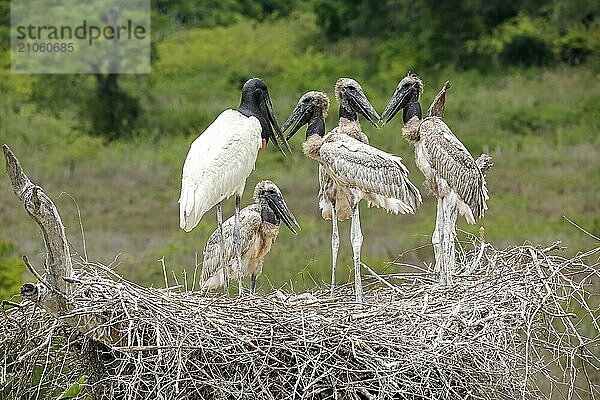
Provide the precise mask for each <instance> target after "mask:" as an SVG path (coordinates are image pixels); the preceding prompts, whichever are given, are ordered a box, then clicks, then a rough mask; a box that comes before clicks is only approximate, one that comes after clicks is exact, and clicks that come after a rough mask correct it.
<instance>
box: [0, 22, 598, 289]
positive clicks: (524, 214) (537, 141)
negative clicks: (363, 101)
mask: <svg viewBox="0 0 600 400" xmlns="http://www.w3.org/2000/svg"><path fill="white" fill-rule="evenodd" d="M294 24H296V25H293V26H288V24H287V23H285V22H279V23H272V24H264V25H258V26H256V25H253V24H251V23H249V22H244V21H242V22H240V23H238V24H237V25H233V26H231V27H228V28H217V29H214V30H212V31H204V30H189V31H185V32H181V33H178V34H174V35H171V36H169V37H168V38H167V39H166V40H165V41H163V42H162V43H161V44H160V45H159V48H158V52H159V54H160V55H161V57H160V59H159V60H158V61H157V62H156V63H155V65H154V67H153V73H152V74H151V75H150V77H149V79H148V80H147V81H146V83H145V86H144V90H145V93H147V94H148V95H147V96H145V97H143V98H142V101H143V103H144V105H145V107H146V109H147V113H146V114H145V115H144V117H143V118H145V120H146V126H147V127H149V128H147V129H146V130H145V131H144V134H143V135H142V134H139V135H137V136H136V135H131V136H132V137H131V138H130V139H128V140H124V141H118V142H111V143H108V144H106V143H104V142H103V141H102V140H101V139H99V138H97V137H93V136H88V135H85V134H82V133H81V131H80V128H79V125H78V124H77V123H76V118H77V117H76V115H75V114H74V112H73V111H72V110H70V109H68V108H67V109H65V110H63V111H62V112H60V113H59V114H58V115H55V114H52V113H50V112H48V111H45V110H44V109H43V108H39V107H38V106H36V105H34V104H33V103H32V102H30V101H28V96H29V93H30V92H31V85H32V82H33V81H34V79H39V78H38V77H34V76H11V75H9V74H8V73H7V71H6V70H4V71H3V72H2V73H1V76H0V78H1V79H4V84H3V85H1V87H0V92H1V95H2V96H3V100H2V103H1V105H0V107H1V108H0V118H1V119H0V121H1V122H0V142H2V143H7V144H8V145H9V146H11V147H12V149H13V150H14V151H15V153H16V154H17V156H18V157H20V159H21V161H22V164H23V166H24V168H25V170H26V171H27V172H28V173H29V174H30V177H31V178H32V179H33V180H34V181H35V182H36V183H38V184H40V185H42V186H43V187H44V188H45V189H46V192H47V193H48V194H49V195H50V196H51V197H52V198H53V199H54V200H55V202H56V203H57V205H58V207H59V209H60V211H61V213H62V216H63V221H64V223H65V225H66V227H67V234H68V235H69V237H70V240H71V242H72V243H71V244H72V246H73V248H74V249H75V250H76V251H77V252H79V253H80V254H83V253H84V246H83V241H82V235H81V233H80V225H79V220H78V210H77V206H78V207H79V211H80V213H81V219H82V223H83V227H84V231H85V243H86V246H85V251H86V252H87V256H88V258H89V259H91V260H96V261H100V262H103V263H106V264H108V263H111V262H113V260H114V259H115V257H116V255H117V254H121V255H120V256H119V257H118V259H117V260H118V261H117V262H116V264H115V265H117V267H116V268H117V270H118V271H119V272H121V273H122V274H123V275H125V276H126V277H128V278H130V279H133V280H135V281H137V282H139V283H143V284H155V285H162V281H163V278H162V275H163V273H162V269H161V264H160V263H159V261H158V260H159V259H161V258H162V257H164V260H165V263H166V266H167V269H168V270H173V271H174V272H175V273H176V274H177V275H178V276H180V273H181V272H182V270H183V269H186V270H187V272H188V274H191V273H193V270H194V265H195V262H196V256H197V255H198V256H199V257H201V250H202V247H203V245H204V242H205V240H206V238H207V237H208V235H209V234H210V233H211V232H212V230H213V229H214V228H215V226H216V219H215V217H214V212H210V213H208V214H207V215H206V217H205V218H204V219H203V221H202V222H201V223H200V225H199V226H198V227H197V228H196V229H195V230H194V231H192V232H191V233H184V232H183V231H181V230H180V229H179V226H178V204H177V199H178V196H179V190H180V177H181V168H182V164H183V160H184V158H185V155H186V153H187V151H188V148H189V145H190V143H191V142H192V140H193V139H194V138H195V137H196V136H197V135H198V133H200V132H201V131H202V130H203V129H204V128H205V127H206V126H207V125H208V124H209V123H210V122H212V120H213V119H214V118H215V117H216V116H217V115H218V113H219V112H220V111H222V110H223V109H225V108H229V107H235V106H236V105H237V103H238V101H239V91H238V89H237V88H238V87H239V82H240V81H243V79H244V78H246V77H248V76H252V75H255V71H261V73H260V75H261V77H262V78H263V79H265V80H266V81H267V83H268V84H269V86H270V91H271V97H272V99H273V102H274V105H275V110H276V112H277V114H278V116H279V119H280V121H283V120H285V118H286V117H287V115H288V114H289V112H290V111H291V110H292V108H293V106H294V105H295V102H296V101H297V99H298V98H299V97H300V96H301V95H302V94H303V93H304V91H306V90H309V89H316V90H324V91H326V92H328V93H329V95H330V96H332V86H333V83H334V82H335V80H336V79H337V78H338V77H339V76H352V77H354V78H356V79H357V80H359V81H360V82H361V83H362V84H363V87H364V89H365V92H366V94H367V96H368V97H369V98H370V99H371V101H372V103H373V105H374V107H375V108H376V109H377V110H379V111H382V110H383V108H384V106H385V104H386V103H387V100H388V98H389V96H390V95H391V93H392V91H393V89H394V87H395V85H396V83H397V81H398V80H399V79H400V78H401V77H402V76H403V74H405V73H406V67H405V66H404V65H403V64H402V63H401V61H398V60H396V61H397V62H395V63H391V65H394V66H395V67H394V68H391V67H390V68H391V69H389V70H387V71H385V73H382V72H378V73H376V74H370V73H369V71H370V64H369V62H368V61H364V59H361V60H363V61H361V60H358V59H355V58H353V52H357V51H361V49H360V43H358V44H357V48H344V47H343V46H342V47H339V48H335V49H332V50H331V51H330V52H329V53H325V52H322V51H317V50H314V49H311V48H302V47H301V46H299V45H298V43H301V42H303V41H304V39H305V37H306V36H307V35H308V36H310V35H313V34H314V25H313V24H312V23H311V22H310V21H305V20H303V19H299V20H298V21H296V22H294ZM256 30H260V32H259V33H260V35H258V34H257V33H256ZM235 35H238V36H239V35H249V37H250V35H251V37H252V40H250V41H249V44H248V48H247V49H246V50H244V52H243V53H242V54H233V53H234V51H233V50H234V48H235V43H234V42H231V39H230V38H231V37H235ZM261 37H263V38H265V39H260V38H261ZM267 38H268V39H267ZM217 42H219V43H222V44H223V45H222V46H221V47H217V46H215V45H214V43H217ZM259 48H265V53H266V54H269V55H270V58H269V59H264V60H263V59H260V58H252V57H251V54H252V52H254V51H256V49H259ZM282 49H289V50H288V52H287V53H283V54H281V53H282V51H281V50H282ZM363 50H364V49H363ZM199 55H202V56H201V57H200V56H199ZM248 60H250V61H248ZM5 61H6V60H5ZM2 64H3V65H4V66H5V67H6V65H7V64H6V62H3V63H2ZM415 72H418V71H415ZM422 78H423V80H424V81H425V84H426V87H425V93H424V96H423V99H422V105H423V107H427V106H428V104H429V102H430V101H431V99H432V98H433V96H434V95H435V93H436V92H437V90H438V88H439V87H440V86H441V85H442V83H443V82H444V81H445V80H446V79H449V80H450V81H451V82H452V86H453V87H452V89H451V91H450V92H449V94H448V100H447V116H446V121H447V122H448V124H449V126H450V127H451V128H452V129H453V131H454V132H455V134H456V135H457V136H458V137H459V138H460V139H461V140H462V141H463V143H465V145H466V146H467V148H468V149H469V150H470V151H471V152H472V154H473V155H475V156H478V155H479V154H480V153H481V152H488V153H489V154H491V155H492V156H493V158H494V163H495V165H494V167H493V169H492V170H491V172H490V174H489V178H488V187H489V191H490V196H491V199H490V201H489V211H488V212H487V213H486V216H485V218H484V219H483V220H482V221H481V223H480V224H479V225H476V226H468V225H467V224H466V223H465V222H464V220H461V221H460V223H459V228H460V229H461V233H460V235H459V236H460V238H461V239H465V238H466V235H467V233H471V234H477V233H478V231H479V226H480V225H483V226H485V229H486V231H485V232H486V238H487V240H488V241H490V242H491V243H493V244H494V245H495V246H498V247H503V246H508V245H511V244H521V243H523V242H526V241H528V242H531V243H533V244H540V245H545V244H548V243H550V242H552V241H554V240H561V241H562V242H563V244H564V245H565V246H567V250H566V251H567V252H568V253H569V254H575V253H577V252H578V251H580V250H584V249H587V248H589V247H591V246H593V245H594V242H593V240H592V239H591V238H590V237H589V236H587V235H586V234H585V233H583V232H582V231H581V230H579V229H577V228H575V227H573V226H572V225H571V224H570V223H568V222H567V221H566V220H565V219H564V216H566V217H568V218H569V219H571V220H572V221H574V222H576V223H577V224H579V225H580V226H581V227H583V228H584V229H586V230H588V231H589V232H592V233H594V234H595V235H598V234H600V161H599V160H600V139H599V136H598V132H599V131H600V112H599V108H598V107H599V106H598V105H599V104H600V76H599V75H597V74H594V73H593V72H592V71H591V70H589V69H585V68H567V67H557V68H555V69H551V70H527V71H522V70H507V71H505V73H504V74H502V75H500V74H495V75H492V76H483V75H481V74H477V73H471V72H456V71H453V70H447V71H445V72H443V73H436V74H431V75H427V74H424V75H423V76H422ZM122 83H123V84H124V85H125V87H130V88H132V87H134V86H135V85H138V84H139V81H138V80H136V79H134V78H131V79H123V81H122ZM332 100H333V99H332ZM332 104H333V105H332V110H331V112H330V116H329V118H328V121H327V123H328V127H329V128H331V127H333V126H334V125H335V124H336V118H337V105H336V104H335V102H332ZM363 128H364V130H365V132H366V133H367V134H368V135H369V137H370V138H371V143H372V144H373V145H375V146H378V147H380V148H382V149H384V150H386V151H388V152H392V153H395V154H398V155H400V156H402V157H403V159H404V160H405V163H406V165H407V167H408V168H409V169H410V171H411V179H412V180H413V182H415V183H417V184H418V186H419V187H421V188H422V186H421V183H422V182H423V177H422V175H421V174H420V172H419V171H418V170H417V168H416V166H415V165H414V155H413V150H412V148H411V147H410V146H409V144H408V143H406V142H405V141H404V139H402V137H401V135H400V129H401V121H400V120H399V119H398V120H395V121H394V122H392V123H391V124H389V125H388V126H386V127H385V128H383V129H382V130H380V131H377V130H375V129H374V128H373V127H370V126H367V125H366V123H363ZM301 141H302V135H301V134H298V135H296V137H295V138H294V139H293V142H292V147H293V148H294V154H293V155H292V156H291V157H287V158H285V159H284V158H283V157H282V156H281V155H279V154H277V152H276V150H275V149H274V148H273V147H269V148H268V149H267V151H265V152H262V153H261V154H260V157H259V160H258V162H257V165H256V171H255V172H254V173H253V174H252V176H251V177H250V179H249V182H248V185H247V188H248V189H247V190H246V194H245V195H244V199H243V202H242V204H243V205H245V204H247V203H248V201H250V196H251V192H252V190H250V189H251V188H252V187H253V186H254V184H255V183H256V182H257V181H259V180H262V179H271V180H273V181H274V182H276V183H277V184H278V185H279V187H280V188H281V189H282V191H283V193H284V195H285V197H286V199H287V202H288V204H289V206H290V208H291V209H292V211H293V212H294V213H295V215H296V216H297V218H298V220H299V222H300V224H301V226H302V231H301V232H299V234H298V236H293V235H292V234H291V232H289V231H288V230H287V229H285V228H282V230H281V232H280V237H279V239H278V241H277V243H276V246H274V248H273V250H272V251H271V253H270V254H269V255H268V256H267V258H266V261H265V269H264V274H263V276H261V277H260V278H259V285H260V286H261V287H262V288H263V290H266V288H267V287H268V284H269V282H270V283H271V284H273V285H276V286H280V285H283V284H285V283H286V282H287V283H289V285H290V286H293V287H294V288H296V289H303V288H305V287H309V288H310V287H313V286H314V285H315V281H316V282H319V281H321V280H328V276H329V265H330V251H331V250H330V232H331V226H330V223H329V222H326V221H323V220H322V219H321V218H320V213H319V211H318V208H317V201H316V195H317V191H318V182H317V165H316V164H315V163H314V162H313V161H311V160H309V159H307V158H305V157H304V156H302V154H301V151H300V146H301ZM62 192H66V193H68V195H61V193H62ZM422 194H423V195H424V198H425V202H424V204H423V206H422V208H421V209H420V210H418V212H417V213H416V214H415V215H410V216H390V215H387V214H385V213H384V212H382V211H381V210H377V209H366V208H361V217H362V227H363V233H364V236H365V241H364V245H363V259H364V262H366V263H367V264H368V265H370V266H371V267H373V268H374V269H376V270H380V271H381V270H386V271H395V270H398V269H399V268H400V267H398V266H395V265H392V264H390V262H391V261H393V260H396V259H398V258H400V259H401V260H402V262H406V263H412V264H417V265H423V264H424V263H430V262H432V260H433V253H432V249H431V246H430V245H429V243H430V235H431V232H432V231H433V226H434V222H435V214H434V213H435V201H434V198H432V197H431V196H429V195H427V194H426V191H425V189H424V188H423V189H422ZM71 197H72V198H71ZM73 199H74V200H75V202H76V203H75V202H74V201H73ZM76 205H77V206H76ZM225 212H226V215H227V216H229V215H231V213H232V201H230V202H229V203H228V204H227V206H226V207H225ZM0 221H2V224H1V225H0V239H1V240H2V241H3V242H5V243H9V244H11V245H12V246H13V247H14V250H12V252H13V253H14V254H11V257H13V258H12V259H13V260H14V256H15V255H20V254H27V255H30V256H33V255H37V257H32V258H33V259H34V262H35V264H36V265H38V266H40V265H41V264H42V255H41V251H42V249H43V241H42V238H41V237H40V235H39V233H38V231H37V227H36V226H35V224H34V223H33V222H32V221H31V220H30V219H29V218H28V217H27V216H26V213H25V212H24V210H23V209H22V207H21V205H19V204H18V202H17V201H16V200H15V198H14V196H13V195H12V192H11V191H10V188H9V184H8V181H7V178H6V176H5V175H4V174H2V175H1V176H0ZM349 229H350V227H349V224H348V223H343V224H341V225H340V230H341V233H342V237H341V248H340V262H339V266H340V268H339V273H338V279H339V280H340V281H346V280H347V279H349V276H350V273H349V271H350V264H351V247H350V245H349V238H348V236H349V235H348V231H349Z"/></svg>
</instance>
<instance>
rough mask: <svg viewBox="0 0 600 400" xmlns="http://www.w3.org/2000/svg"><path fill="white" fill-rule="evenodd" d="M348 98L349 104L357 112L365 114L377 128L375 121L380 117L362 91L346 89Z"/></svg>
mask: <svg viewBox="0 0 600 400" xmlns="http://www.w3.org/2000/svg"><path fill="white" fill-rule="evenodd" d="M347 93H348V99H349V100H350V105H351V106H352V108H353V109H354V111H356V112H357V113H360V114H362V115H364V116H365V118H366V119H367V120H368V121H369V122H370V123H371V124H372V125H373V126H374V127H376V128H379V126H378V125H377V121H379V119H380V117H379V114H377V111H375V109H374V108H373V106H372V105H371V103H370V102H369V99H367V96H365V94H364V93H363V92H362V91H352V92H350V91H348V92H347Z"/></svg>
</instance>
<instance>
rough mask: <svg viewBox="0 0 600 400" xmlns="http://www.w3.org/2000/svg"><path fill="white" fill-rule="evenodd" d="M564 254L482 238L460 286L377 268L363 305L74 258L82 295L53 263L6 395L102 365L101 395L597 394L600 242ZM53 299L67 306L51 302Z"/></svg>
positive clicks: (0, 367) (21, 338)
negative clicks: (212, 288)
mask: <svg viewBox="0 0 600 400" xmlns="http://www.w3.org/2000/svg"><path fill="white" fill-rule="evenodd" d="M8 151H9V150H8ZM5 153H6V154H9V153H7V150H6V149H5ZM8 158H9V157H8ZM14 160H16V159H14ZM16 165H18V164H16ZM27 181H28V180H27ZM13 182H14V180H13ZM15 192H17V193H18V191H15ZM38 192H41V189H39V190H38ZM41 194H42V193H38V195H39V196H38V197H41ZM50 204H51V203H50ZM28 210H30V209H29V208H28ZM35 210H36V209H35V208H32V209H31V210H30V214H31V215H32V216H33V217H34V219H35V218H36V214H35ZM56 215H58V213H57V214H56ZM56 223H60V221H54V223H53V224H51V225H52V226H55V224H56ZM40 227H41V228H42V230H43V231H44V229H45V224H44V223H40ZM59 236H60V235H59ZM44 237H45V238H46V244H47V245H48V240H50V238H51V236H50V235H48V234H47V233H45V234H44ZM553 250H555V246H551V247H549V248H547V249H539V248H535V247H532V246H519V247H511V248H508V249H505V250H496V249H494V248H493V247H492V246H491V245H489V244H482V243H479V244H478V245H477V246H476V248H475V249H473V250H471V251H469V252H466V253H464V254H461V255H460V257H459V259H458V264H459V265H460V266H461V267H462V268H463V274H462V275H459V276H458V277H457V278H456V282H454V284H453V285H452V286H441V285H439V284H438V283H436V282H435V281H434V280H433V279H430V277H428V276H427V275H421V274H410V275H402V276H399V275H396V276H388V277H380V276H371V277H370V284H369V287H368V290H367V291H366V292H365V299H364V300H365V304H363V305H358V304H356V303H354V296H353V293H352V289H351V287H349V286H346V287H341V288H339V289H338V290H337V292H336V293H335V297H334V298H333V299H331V298H329V293H328V292H315V293H312V294H301V295H293V294H290V295H284V294H283V293H281V292H275V293H274V294H272V295H269V296H264V297H263V296H257V297H254V296H248V297H242V298H236V299H229V298H224V297H204V296H201V295H199V294H197V293H194V292H177V291H174V290H169V289H153V288H144V287H140V286H138V285H136V284H134V283H132V282H128V281H126V280H123V279H122V278H120V277H118V276H117V275H115V274H114V273H113V272H112V271H111V270H110V268H108V267H105V266H102V265H100V264H93V263H88V262H84V261H82V260H76V259H75V257H70V256H69V260H71V259H72V264H73V265H72V274H71V275H69V276H68V277H67V278H66V279H64V278H63V277H64V276H65V275H61V274H60V273H58V272H60V271H58V270H56V271H54V272H56V274H55V275H54V276H56V277H59V278H60V279H64V280H65V285H66V286H65V287H66V288H68V294H67V293H64V292H58V291H57V290H55V289H49V288H47V287H46V285H50V283H49V279H48V277H49V276H50V273H49V271H46V277H42V276H40V278H41V282H44V283H39V284H37V285H32V284H28V285H30V286H28V285H26V287H24V289H25V288H28V290H26V291H25V293H24V294H23V295H24V297H26V298H27V299H26V300H25V301H23V302H22V303H20V304H18V305H14V306H13V307H12V308H5V309H4V310H3V312H2V314H1V315H0V354H2V356H3V357H2V360H3V362H2V364H0V393H1V394H2V395H3V396H4V397H6V398H9V399H17V398H36V396H37V397H38V398H40V399H41V398H52V395H56V396H58V394H57V393H60V392H61V391H62V390H64V389H65V388H67V387H69V386H70V385H71V384H72V383H74V382H76V381H77V380H78V379H79V377H80V376H81V375H89V380H88V383H89V386H88V387H87V388H86V390H87V391H88V392H89V393H92V394H93V398H98V399H99V398H112V399H302V398H305V399H328V398H331V399H336V398H337V399H464V398H473V399H477V398H482V399H515V398H523V399H530V398H534V399H538V398H539V399H549V398H550V397H551V396H553V397H552V398H565V399H570V398H574V399H577V398H594V396H598V395H599V394H600V388H599V386H598V371H597V369H598V367H599V366H600V361H599V356H598V347H597V346H598V340H599V339H600V337H599V334H598V331H599V329H598V305H597V304H591V303H592V302H594V301H596V302H597V300H595V299H594V298H593V297H591V293H590V292H591V291H592V290H593V288H592V284H596V285H597V284H598V271H597V265H595V264H592V263H591V262H588V261H587V260H591V259H593V258H595V259H596V260H597V258H598V255H599V254H600V248H597V249H594V250H592V251H589V252H587V253H586V254H582V255H580V256H579V257H576V258H574V259H569V260H568V259H564V258H562V257H560V256H556V255H551V253H552V252H553ZM48 251H49V253H50V252H51V251H55V250H53V249H51V248H50V247H48ZM63 255H64V254H63ZM52 256H54V257H55V256H57V255H56V254H54V255H52ZM55 259H58V258H56V257H55ZM46 268H48V269H50V268H55V269H58V268H60V266H57V265H56V264H50V263H46ZM33 288H35V290H34V289H33ZM597 288H598V286H596V289H597ZM34 292H35V293H36V295H35V296H34V295H33V294H32V293H34ZM53 296H57V297H61V298H62V299H63V300H64V302H63V303H62V305H64V308H59V309H54V308H51V307H50V306H48V304H56V302H52V303H48V302H47V299H48V298H52V297H53ZM49 308H50V309H49ZM584 332H588V333H587V334H585V333H584ZM594 346H595V347H594ZM57 388H58V389H57ZM550 393H553V394H552V395H551V394H550ZM0 397H1V396H0Z"/></svg>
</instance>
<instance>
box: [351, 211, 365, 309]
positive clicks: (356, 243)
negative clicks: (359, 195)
mask: <svg viewBox="0 0 600 400" xmlns="http://www.w3.org/2000/svg"><path fill="white" fill-rule="evenodd" d="M353 203H354V204H353V205H352V227H351V229H350V239H351V240H352V252H353V254H354V293H355V295H356V302H357V303H362V300H363V291H362V282H361V278H360V267H361V264H360V248H361V246H362V242H363V235H362V232H361V230H360V216H359V214H358V201H356V202H353Z"/></svg>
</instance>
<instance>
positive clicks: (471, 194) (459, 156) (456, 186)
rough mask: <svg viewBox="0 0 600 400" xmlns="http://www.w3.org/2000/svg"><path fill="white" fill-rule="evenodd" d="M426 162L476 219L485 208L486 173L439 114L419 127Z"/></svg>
mask: <svg viewBox="0 0 600 400" xmlns="http://www.w3.org/2000/svg"><path fill="white" fill-rule="evenodd" d="M419 133H420V136H421V141H422V142H423V145H424V146H425V149H426V150H427V154H428V158H429V162H430V163H431V165H432V166H433V168H434V169H435V170H436V171H437V173H439V174H440V176H441V177H442V178H444V179H445V180H446V182H448V184H449V185H450V187H451V188H452V189H453V190H454V191H455V192H456V193H457V194H458V196H459V197H460V199H461V200H462V201H463V202H464V203H465V204H467V205H468V206H469V208H471V211H472V212H473V216H474V217H475V219H479V218H481V217H482V216H483V214H484V212H485V210H487V204H486V200H487V199H488V194H487V189H486V185H485V177H484V175H483V173H482V172H481V170H480V169H479V166H478V165H477V163H476V162H475V160H474V159H473V156H471V154H470V153H469V151H468V150H467V149H466V147H465V146H464V145H463V144H462V143H461V142H460V141H459V140H458V138H457V137H456V136H454V134H453V133H452V131H451V130H450V128H448V126H447V125H446V124H445V123H444V121H442V120H441V119H440V118H427V119H425V120H423V122H422V123H421V126H420V127H419Z"/></svg>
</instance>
